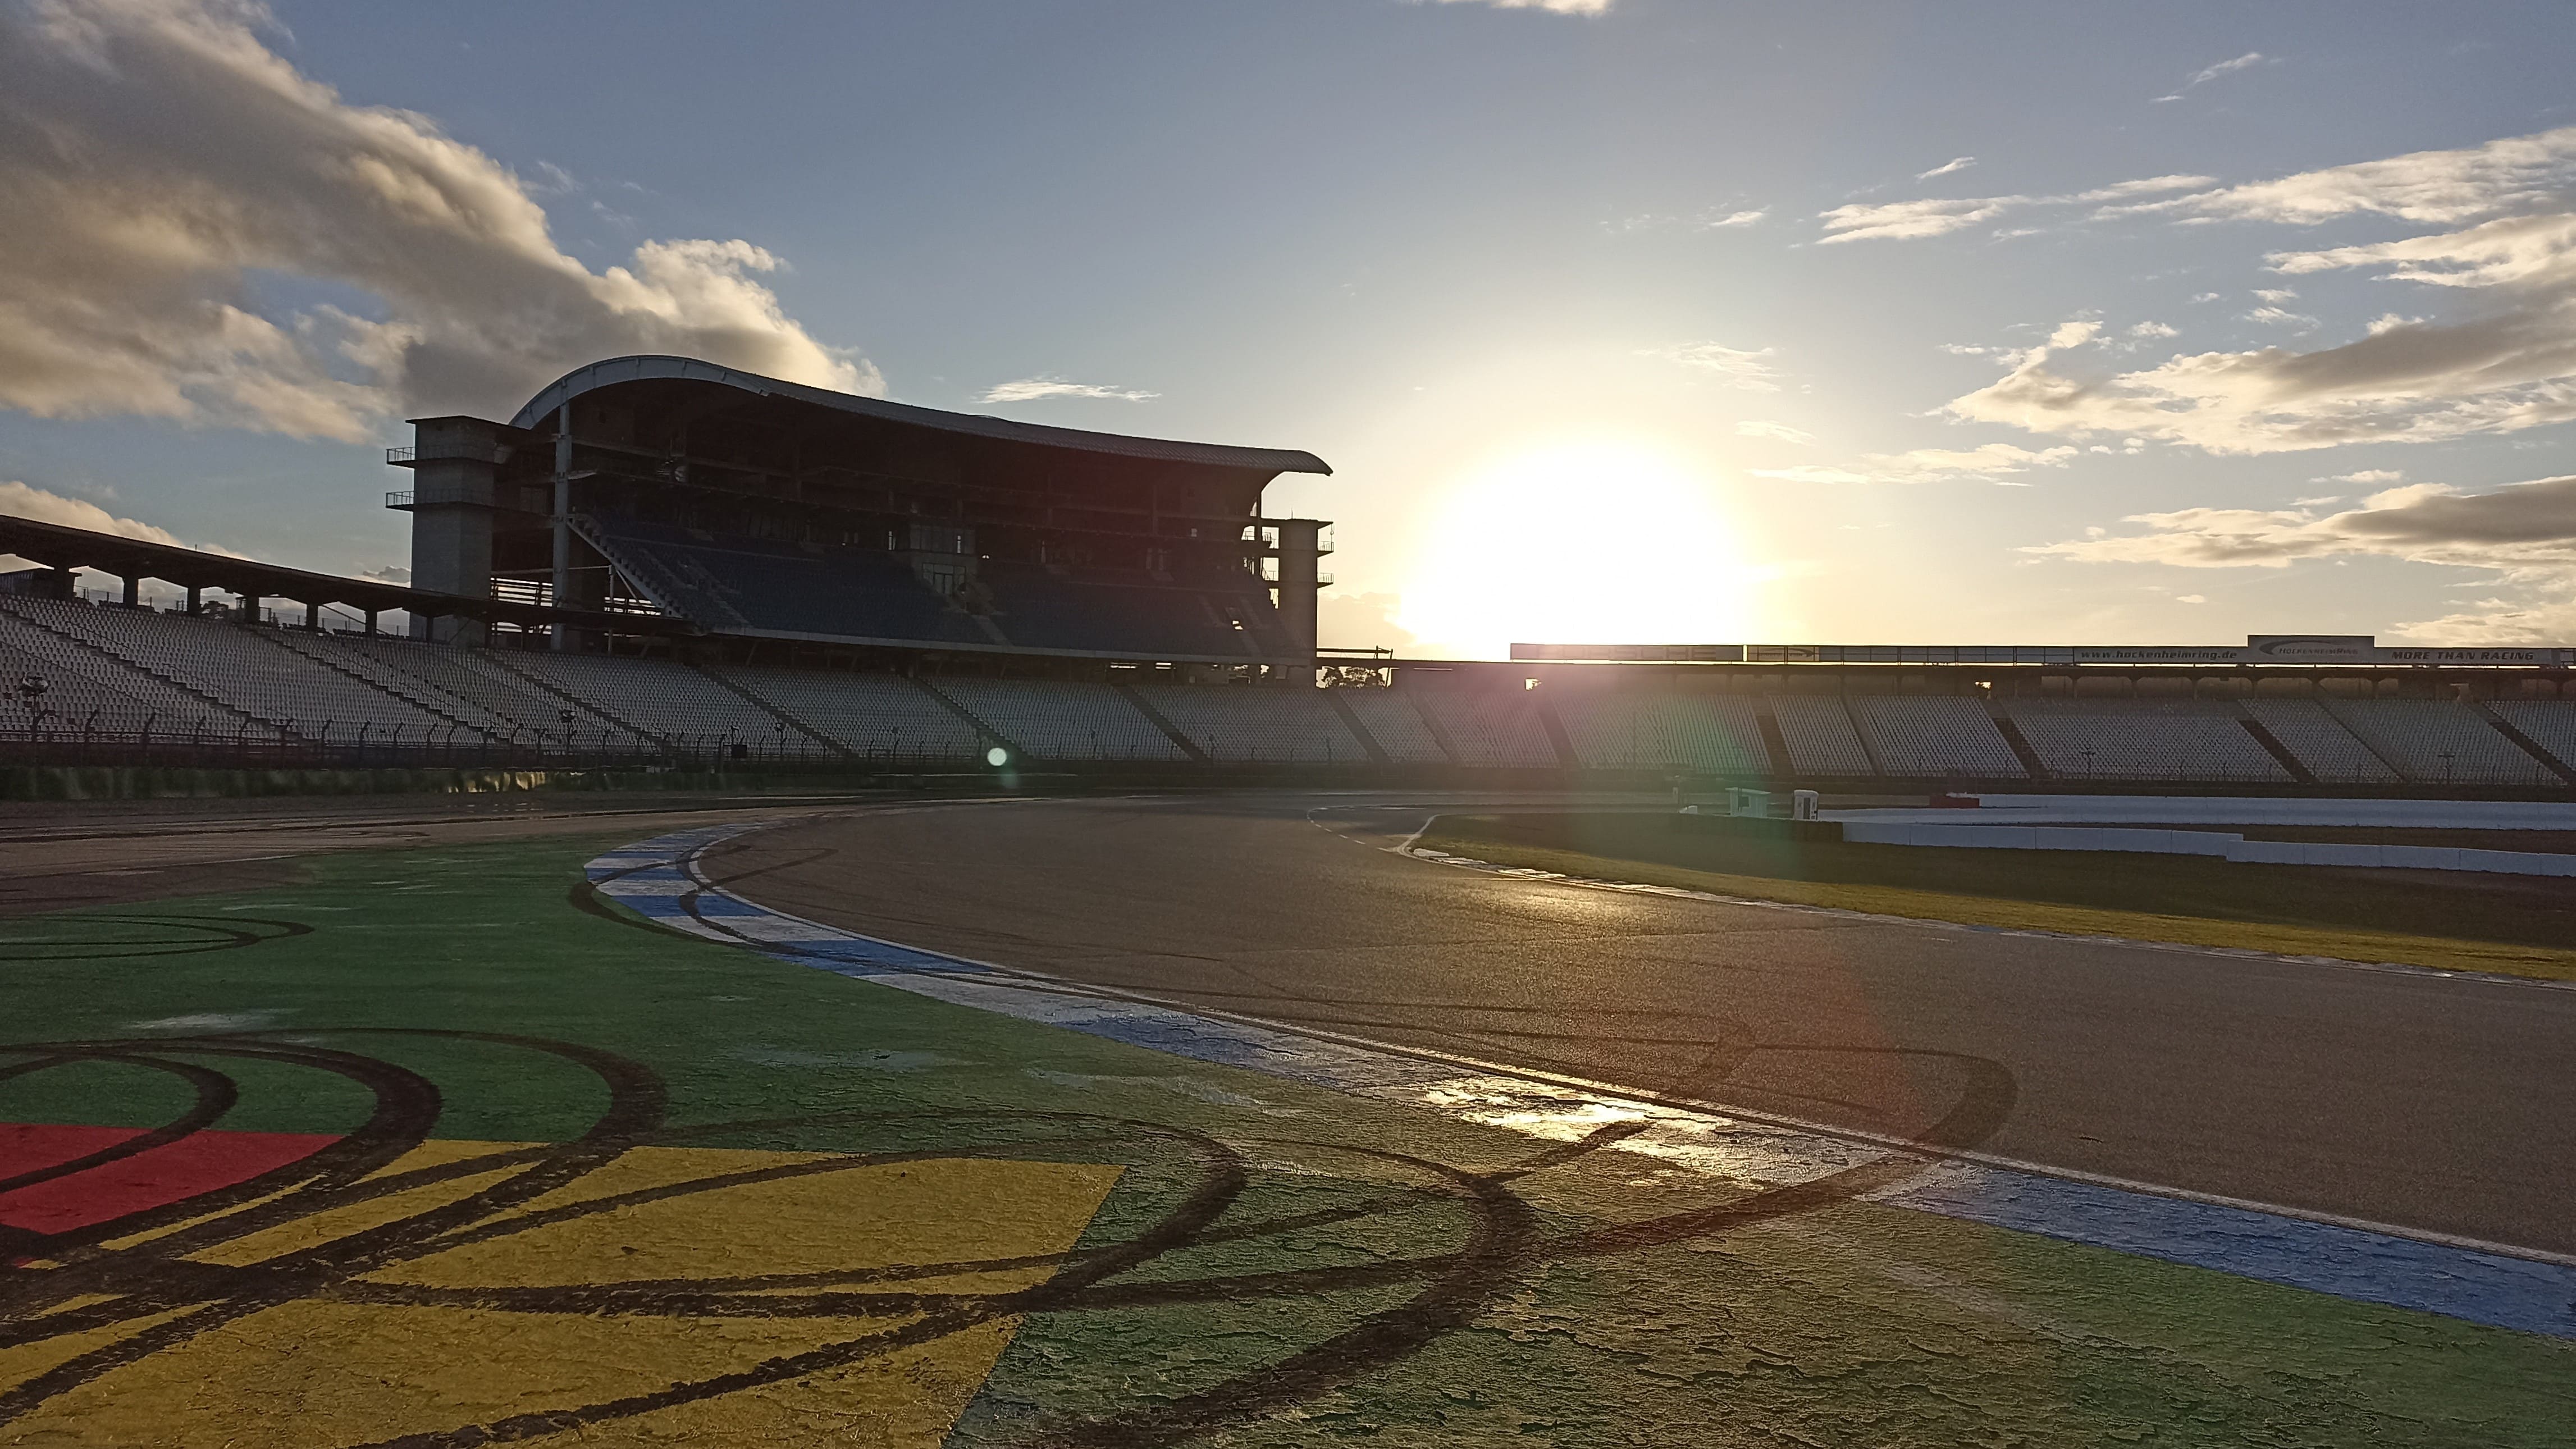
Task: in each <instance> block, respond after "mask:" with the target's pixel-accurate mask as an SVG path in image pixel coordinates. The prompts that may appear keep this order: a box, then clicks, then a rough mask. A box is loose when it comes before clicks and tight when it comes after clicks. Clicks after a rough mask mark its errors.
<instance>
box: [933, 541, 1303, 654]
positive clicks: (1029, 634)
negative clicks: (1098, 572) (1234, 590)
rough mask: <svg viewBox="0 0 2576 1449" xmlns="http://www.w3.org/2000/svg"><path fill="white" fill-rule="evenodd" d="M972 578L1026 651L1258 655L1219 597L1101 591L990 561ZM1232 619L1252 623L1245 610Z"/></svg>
mask: <svg viewBox="0 0 2576 1449" xmlns="http://www.w3.org/2000/svg"><path fill="white" fill-rule="evenodd" d="M977 576H978V577H979V578H981V579H982V580H983V581H984V583H985V584H986V585H987V586H988V587H990V588H991V589H992V590H993V594H994V598H995V600H996V602H995V606H994V610H993V621H994V623H995V624H996V625H997V626H999V627H1000V629H1001V631H1002V633H1003V634H1004V635H1005V636H1007V637H1008V638H1009V639H1010V641H1011V642H1012V643H1014V644H1017V645H1021V646H1023V647H1025V648H1031V649H1079V650H1085V651H1090V652H1096V653H1104V652H1105V653H1132V654H1137V655H1142V656H1144V657H1147V658H1166V657H1175V656H1186V655H1198V656H1204V657H1210V658H1249V657H1255V656H1258V655H1259V654H1260V653H1261V652H1262V651H1261V649H1260V648H1259V647H1257V644H1256V641H1255V639H1254V636H1253V635H1251V634H1250V633H1248V632H1247V631H1245V630H1242V629H1238V628H1236V627H1235V626H1234V625H1233V623H1231V622H1230V621H1228V620H1227V619H1226V617H1225V616H1224V613H1223V612H1222V608H1221V605H1222V602H1223V595H1222V594H1221V593H1206V592H1205V591H1202V590H1196V589H1190V588H1183V587H1173V586H1149V585H1143V584H1140V583H1135V582H1129V583H1107V582H1103V581H1100V580H1097V579H1083V578H1078V577H1076V576H1075V575H1073V574H1072V573H1071V572H1065V573H1058V572H1057V571H1055V570H1053V569H1050V568H1048V567H1047V566H1046V565H1044V564H1032V563H1009V562H1004V561H1000V560H994V559H987V560H984V561H983V562H981V563H980V564H979V565H978V566H977ZM1269 607H1270V606H1269V604H1268V603H1267V602H1266V601H1264V602H1263V603H1262V604H1261V605H1260V610H1261V612H1262V613H1267V612H1268V610H1269ZM1239 612H1242V613H1243V614H1244V616H1245V617H1247V618H1251V617H1258V615H1255V614H1254V613H1252V611H1251V609H1250V606H1249V603H1248V602H1247V604H1246V606H1245V608H1244V609H1242V610H1240V611H1239Z"/></svg>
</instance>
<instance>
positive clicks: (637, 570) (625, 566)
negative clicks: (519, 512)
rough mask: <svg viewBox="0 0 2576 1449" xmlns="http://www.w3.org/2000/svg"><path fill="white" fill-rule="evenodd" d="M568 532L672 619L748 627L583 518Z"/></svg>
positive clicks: (710, 594)
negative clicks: (596, 553) (593, 550)
mask: <svg viewBox="0 0 2576 1449" xmlns="http://www.w3.org/2000/svg"><path fill="white" fill-rule="evenodd" d="M572 529H573V532H575V533H578V534H580V535H581V539H582V542H584V543H587V544H589V545H590V546H591V547H592V548H595V549H597V550H599V556H600V557H601V558H604V559H606V560H608V564H609V567H611V568H613V569H615V570H617V572H618V573H619V574H621V575H623V576H624V577H625V579H626V582H627V583H629V584H631V585H633V586H634V588H635V591H636V592H637V593H639V594H642V595H643V596H644V597H645V598H647V599H650V600H652V601H653V603H654V605H655V606H656V607H658V608H660V609H661V610H662V612H664V613H666V614H669V615H671V616H672V617H674V618H680V619H691V620H695V621H696V622H698V623H700V624H704V625H706V626H707V627H708V628H710V629H741V628H746V627H748V626H749V624H750V621H749V620H747V619H745V618H743V616H742V614H741V612H740V611H738V610H736V609H735V608H734V607H733V605H731V604H728V603H726V602H725V601H724V599H723V598H722V597H720V596H719V595H718V594H717V593H716V592H715V591H714V590H712V589H706V588H700V587H696V586H694V585H692V584H690V583H688V582H687V581H686V580H684V579H680V578H677V577H675V576H674V575H673V574H672V573H671V571H670V570H669V569H666V568H664V567H663V566H662V564H661V563H660V562H659V561H658V560H655V559H653V558H651V557H649V556H647V555H645V554H641V553H637V552H635V551H634V550H632V549H629V548H626V547H623V546H622V545H620V544H618V543H617V542H615V541H614V540H613V539H612V538H611V537H610V535H609V532H608V530H607V529H605V528H602V527H600V526H599V524H598V523H597V522H596V521H595V520H593V519H592V518H590V517H589V516H588V515H587V514H580V513H576V514H574V515H573V516H572ZM648 738H649V736H648Z"/></svg>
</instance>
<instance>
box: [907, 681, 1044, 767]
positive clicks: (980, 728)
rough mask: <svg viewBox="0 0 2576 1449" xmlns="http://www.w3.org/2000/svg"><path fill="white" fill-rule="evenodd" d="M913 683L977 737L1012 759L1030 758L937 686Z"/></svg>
mask: <svg viewBox="0 0 2576 1449" xmlns="http://www.w3.org/2000/svg"><path fill="white" fill-rule="evenodd" d="M913 683H914V684H915V685H917V686H919V687H920V689H921V692H922V693H924V694H926V695H929V696H930V697H931V698H932V699H935V700H937V701H938V702H939V704H940V707H941V708H943V709H945V710H947V711H948V712H949V713H950V714H953V715H955V716H957V717H958V718H959V719H962V720H964V721H966V723H967V724H968V725H970V726H972V727H973V728H974V731H975V733H976V734H977V735H978V736H980V737H982V738H984V739H988V740H991V741H992V742H993V743H995V744H997V745H1000V746H1001V747H1002V748H1003V749H1006V750H1008V751H1010V752H1011V758H1012V759H1015V760H1025V759H1028V758H1030V755H1029V752H1028V751H1027V750H1026V749H1024V748H1022V746H1021V744H1020V742H1019V741H1018V740H1015V739H1012V738H1011V737H1010V736H1008V735H1006V734H1003V733H1002V732H1001V731H1000V730H997V729H995V728H993V727H992V726H991V725H988V724H986V723H984V722H983V721H982V720H981V719H978V718H976V716H975V711H973V710H971V709H968V708H967V707H966V706H964V705H962V704H959V703H958V702H957V701H955V700H953V699H950V698H949V697H948V693H947V691H945V690H943V689H941V688H940V687H939V686H938V685H935V684H933V683H931V682H930V681H929V680H927V679H916V680H914V681H913Z"/></svg>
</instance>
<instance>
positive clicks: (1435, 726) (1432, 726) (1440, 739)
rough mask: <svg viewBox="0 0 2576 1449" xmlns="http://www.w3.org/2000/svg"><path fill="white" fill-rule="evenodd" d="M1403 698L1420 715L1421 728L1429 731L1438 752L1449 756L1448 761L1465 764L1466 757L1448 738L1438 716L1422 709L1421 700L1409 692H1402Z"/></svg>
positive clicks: (1447, 732) (1456, 743) (1454, 763)
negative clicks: (1438, 749) (1437, 747)
mask: <svg viewBox="0 0 2576 1449" xmlns="http://www.w3.org/2000/svg"><path fill="white" fill-rule="evenodd" d="M1397 693H1399V694H1403V691H1401V690H1399V691H1397ZM1403 698H1404V702H1405V703H1406V704H1408V705H1411V706H1412V707H1413V712H1414V713H1415V714H1416V715H1418V716H1420V717H1421V720H1422V728H1423V729H1424V730H1425V731H1427V732H1429V734H1430V736H1431V742H1432V743H1433V744H1435V745H1438V746H1439V747H1440V753H1442V754H1444V755H1447V756H1448V757H1449V763H1451V764H1453V765H1463V764H1465V763H1466V762H1467V757H1466V756H1465V755H1463V754H1460V753H1459V752H1458V742H1457V741H1456V740H1453V739H1451V738H1449V731H1448V729H1447V728H1446V727H1445V726H1443V725H1442V724H1441V723H1440V716H1438V715H1436V714H1433V713H1432V712H1431V711H1429V710H1427V709H1424V708H1423V707H1422V702H1421V701H1420V700H1418V699H1415V698H1414V697H1413V696H1411V695H1409V694H1403Z"/></svg>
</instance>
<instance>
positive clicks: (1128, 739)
mask: <svg viewBox="0 0 2576 1449" xmlns="http://www.w3.org/2000/svg"><path fill="white" fill-rule="evenodd" d="M933 687H935V688H936V689H938V691H939V692H940V693H942V694H944V695H946V696H948V697H949V698H950V699H953V700H955V701H957V703H958V704H959V705H960V706H962V707H963V708H964V709H965V710H966V712H967V713H969V714H972V715H974V716H975V717H976V718H977V719H980V720H982V721H984V722H985V723H986V724H988V725H991V726H992V727H993V728H994V729H995V730H996V731H998V732H999V733H1000V734H1001V736H1002V738H1004V739H1006V740H1009V741H1011V742H1012V743H1013V744H1016V745H1018V746H1019V747H1020V748H1021V749H1023V750H1026V751H1028V752H1029V753H1030V754H1031V755H1034V756H1036V757H1037V758H1038V759H1041V760H1185V759H1188V758H1189V756H1188V755H1186V754H1184V753H1183V752H1182V750H1181V747H1180V746H1178V745H1176V744H1173V743H1172V739H1171V736H1169V735H1166V734H1164V733H1163V731H1162V730H1161V729H1160V728H1159V727H1157V726H1156V725H1155V723H1154V722H1153V721H1152V720H1150V719H1147V718H1146V717H1145V716H1144V714H1143V713H1142V712H1140V711H1139V710H1138V709H1137V708H1136V706H1135V705H1133V704H1131V703H1129V702H1128V700H1127V697H1126V696H1125V695H1123V694H1120V693H1119V692H1118V691H1117V689H1116V688H1114V687H1112V686H1110V685H1106V684H1084V683H1062V682H1055V681H1048V680H1006V679H941V680H938V681H936V683H935V684H934V686H933Z"/></svg>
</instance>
